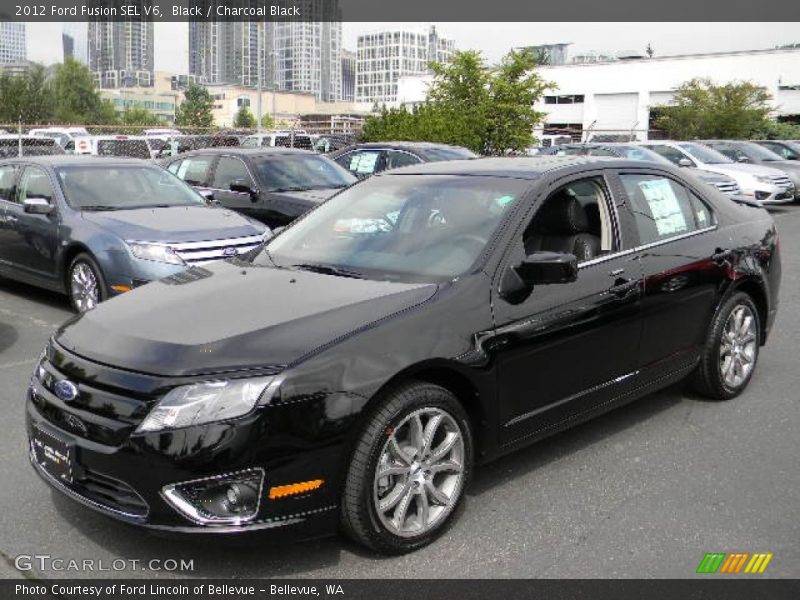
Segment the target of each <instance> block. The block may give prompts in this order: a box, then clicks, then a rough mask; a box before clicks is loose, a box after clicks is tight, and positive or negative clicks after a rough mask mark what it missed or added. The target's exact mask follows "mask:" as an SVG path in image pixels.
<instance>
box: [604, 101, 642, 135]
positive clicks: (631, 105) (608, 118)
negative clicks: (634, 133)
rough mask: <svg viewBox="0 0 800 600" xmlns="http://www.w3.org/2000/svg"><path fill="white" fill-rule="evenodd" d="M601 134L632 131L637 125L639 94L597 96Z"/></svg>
mask: <svg viewBox="0 0 800 600" xmlns="http://www.w3.org/2000/svg"><path fill="white" fill-rule="evenodd" d="M594 101H595V105H596V107H597V125H595V129H596V130H597V131H598V133H599V132H602V131H604V130H605V131H609V130H617V131H630V130H631V129H633V127H634V126H635V125H636V121H637V118H636V114H637V110H638V108H639V94H595V97H594Z"/></svg>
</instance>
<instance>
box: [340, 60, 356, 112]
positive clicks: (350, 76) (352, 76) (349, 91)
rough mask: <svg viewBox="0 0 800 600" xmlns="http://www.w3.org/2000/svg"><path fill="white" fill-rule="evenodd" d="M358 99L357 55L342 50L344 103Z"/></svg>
mask: <svg viewBox="0 0 800 600" xmlns="http://www.w3.org/2000/svg"><path fill="white" fill-rule="evenodd" d="M355 99H356V53H355V52H352V51H350V50H342V102H355Z"/></svg>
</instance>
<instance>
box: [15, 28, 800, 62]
mask: <svg viewBox="0 0 800 600" xmlns="http://www.w3.org/2000/svg"><path fill="white" fill-rule="evenodd" d="M429 25H431V23H344V24H343V26H342V37H343V40H342V41H343V46H344V48H347V49H350V50H355V48H356V40H357V37H358V35H359V34H361V33H368V32H372V31H380V30H382V29H390V28H392V29H397V28H409V29H415V30H416V29H425V28H427V27H428V26H429ZM435 25H436V27H437V29H438V30H439V33H440V34H441V35H442V36H443V37H446V38H450V39H454V40H455V42H456V47H457V48H459V49H462V50H464V49H476V50H481V51H482V52H483V53H484V56H485V57H486V58H487V59H488V60H489V61H492V62H494V61H497V60H498V59H499V58H500V57H501V56H502V55H503V54H505V53H506V52H507V51H508V50H509V49H510V48H512V47H515V46H531V45H537V44H545V43H555V42H571V43H572V44H573V45H572V46H571V47H570V55H571V56H574V55H575V54H578V53H581V52H586V51H590V50H596V51H605V52H611V53H615V52H617V51H624V50H639V51H644V49H645V48H646V47H647V44H648V43H649V44H651V45H652V47H653V49H654V50H655V53H656V56H666V55H670V54H692V53H700V52H724V51H731V50H758V49H764V48H774V47H775V46H777V45H782V44H790V43H797V42H800V30H798V28H797V24H796V23H435ZM62 29H63V25H62V23H28V59H29V60H35V61H38V62H43V63H45V64H50V63H53V62H59V61H60V60H61V59H62V49H61V31H62ZM188 61H189V59H188V24H187V23H166V22H162V23H156V24H155V68H156V70H157V71H170V72H173V73H186V72H187V71H188Z"/></svg>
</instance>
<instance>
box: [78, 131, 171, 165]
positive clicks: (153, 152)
mask: <svg viewBox="0 0 800 600" xmlns="http://www.w3.org/2000/svg"><path fill="white" fill-rule="evenodd" d="M90 140H91V144H92V152H91V154H95V155H97V156H120V157H130V158H142V159H145V160H148V159H154V158H156V157H157V156H158V155H159V152H160V151H161V149H162V148H163V147H164V140H162V139H160V138H157V137H153V136H144V135H96V136H92V137H91V138H90Z"/></svg>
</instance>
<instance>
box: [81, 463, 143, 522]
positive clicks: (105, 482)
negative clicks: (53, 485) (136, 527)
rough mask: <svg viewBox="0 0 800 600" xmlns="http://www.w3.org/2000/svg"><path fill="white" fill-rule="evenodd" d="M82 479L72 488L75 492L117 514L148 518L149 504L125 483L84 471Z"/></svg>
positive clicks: (84, 469)
mask: <svg viewBox="0 0 800 600" xmlns="http://www.w3.org/2000/svg"><path fill="white" fill-rule="evenodd" d="M82 471H83V472H82V473H81V477H80V479H75V481H73V483H72V485H71V486H70V487H71V488H72V489H73V490H74V491H75V492H77V493H78V494H80V495H81V496H83V497H84V498H88V499H89V500H91V501H92V502H95V503H97V504H100V505H101V506H104V507H106V508H109V509H111V510H113V511H116V512H121V513H125V514H126V515H133V516H136V517H145V516H147V511H148V506H147V502H145V501H144V499H143V498H142V497H141V496H140V495H139V494H137V493H136V490H134V489H133V488H132V487H131V486H129V485H128V484H127V483H125V482H124V481H120V480H119V479H114V478H113V477H109V476H107V475H102V474H100V473H97V472H94V471H89V470H88V469H86V468H83V469H82Z"/></svg>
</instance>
